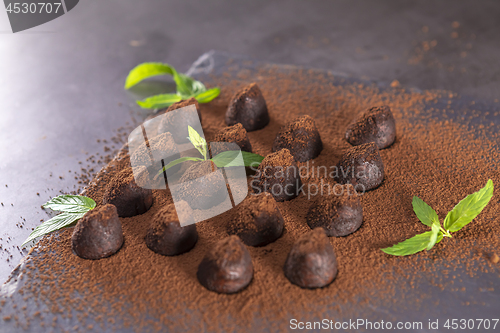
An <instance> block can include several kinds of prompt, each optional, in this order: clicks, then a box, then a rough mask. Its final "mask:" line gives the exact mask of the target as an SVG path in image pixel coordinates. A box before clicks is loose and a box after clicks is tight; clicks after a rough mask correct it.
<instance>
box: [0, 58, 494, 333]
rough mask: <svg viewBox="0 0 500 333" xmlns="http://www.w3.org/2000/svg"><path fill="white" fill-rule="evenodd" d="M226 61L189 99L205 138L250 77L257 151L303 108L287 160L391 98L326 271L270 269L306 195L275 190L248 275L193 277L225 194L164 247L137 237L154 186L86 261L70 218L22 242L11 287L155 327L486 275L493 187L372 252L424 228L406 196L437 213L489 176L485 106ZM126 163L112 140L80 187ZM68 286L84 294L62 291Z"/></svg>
mask: <svg viewBox="0 0 500 333" xmlns="http://www.w3.org/2000/svg"><path fill="white" fill-rule="evenodd" d="M235 71H237V69H235ZM239 74H241V73H238V75H237V77H239V78H240V79H241V80H230V79H228V78H226V79H224V78H220V77H218V78H214V80H215V81H216V82H217V83H218V84H219V85H220V86H221V88H222V93H221V96H220V97H219V98H217V99H216V100H214V101H213V102H211V103H209V104H206V105H200V109H201V113H202V114H203V123H202V125H203V128H204V131H205V135H206V137H213V136H214V135H215V133H216V132H217V131H219V130H220V129H221V128H223V127H224V126H225V124H224V114H225V111H226V109H227V105H228V103H229V100H230V97H231V96H232V95H233V93H234V91H236V90H237V89H238V88H241V87H243V86H245V85H246V84H248V82H252V80H255V77H258V78H259V81H257V82H258V84H259V86H260V88H261V91H262V93H263V95H264V97H265V99H266V102H267V105H268V109H269V114H270V117H271V120H270V123H269V124H268V125H267V126H266V127H265V128H263V129H262V130H259V131H254V132H249V133H248V137H249V139H250V142H251V144H252V147H253V151H254V152H255V153H258V154H260V155H263V156H266V155H268V154H270V153H271V147H272V144H273V140H274V138H275V136H276V133H278V131H279V130H280V128H281V127H282V126H283V125H284V123H286V122H288V121H289V120H291V119H294V118H296V117H298V116H301V115H304V114H307V115H310V116H311V117H313V118H314V119H315V122H316V126H317V128H318V130H319V132H320V134H321V138H322V141H323V146H324V149H323V151H322V152H321V154H320V155H319V156H318V157H317V158H315V159H314V160H313V161H308V162H302V163H301V162H298V163H297V164H298V166H299V167H300V166H309V168H310V169H311V168H312V167H317V166H333V165H336V163H337V162H338V161H339V159H340V157H341V156H342V154H343V153H344V152H345V151H346V150H347V149H349V148H350V147H351V146H350V144H348V143H347V142H346V141H345V139H344V134H345V130H346V128H347V126H348V125H349V124H350V123H351V122H352V121H353V120H355V119H356V116H357V114H358V113H359V112H361V111H363V110H366V109H367V108H369V107H372V106H374V105H384V104H385V105H388V106H390V108H391V110H392V111H393V114H394V118H395V119H396V126H397V137H396V141H395V142H394V144H393V145H391V146H390V147H389V148H386V149H383V150H381V151H380V154H381V156H382V159H383V162H384V168H385V179H384V181H383V183H382V184H381V186H379V187H378V188H377V189H374V190H372V191H369V192H366V193H365V194H363V195H361V197H360V199H361V202H362V205H363V223H362V225H361V227H360V229H359V230H357V231H356V232H355V233H353V234H351V235H349V236H346V237H330V238H329V241H330V243H331V244H332V245H333V247H334V250H335V254H336V258H337V264H338V275H337V276H336V278H335V280H334V281H333V283H331V284H330V285H329V286H327V287H325V288H321V289H315V290H305V289H301V288H299V287H298V286H295V285H293V284H291V283H290V282H289V281H288V280H287V278H286V277H285V275H284V273H283V266H284V263H285V260H286V258H287V255H288V253H289V251H290V249H291V247H292V245H293V244H294V242H295V241H296V240H297V239H298V238H299V237H300V236H301V235H303V234H304V233H306V232H307V231H309V230H310V228H309V227H308V225H307V224H306V221H305V215H306V212H307V210H308V208H309V207H310V205H311V203H312V200H311V198H309V197H308V195H305V194H301V195H299V196H298V197H297V198H294V199H293V200H290V201H284V202H278V203H277V204H278V207H279V209H280V211H281V213H282V214H283V217H284V219H285V232H284V233H283V235H282V236H281V237H280V238H279V239H278V240H276V241H275V242H273V243H271V244H269V245H267V246H264V247H260V248H257V247H255V248H254V247H247V248H248V251H249V252H250V254H251V258H252V262H253V267H254V277H253V280H252V282H251V283H250V285H249V286H248V287H247V288H245V289H244V290H242V291H241V292H239V293H237V294H234V295H223V294H218V293H215V292H211V291H208V290H207V289H205V288H204V287H203V286H201V285H200V283H199V282H198V280H197V278H196V272H197V268H198V265H199V263H200V262H201V260H202V258H203V257H204V256H205V254H206V253H207V252H208V251H210V249H212V248H213V246H214V245H215V243H216V242H217V241H219V240H221V239H223V238H225V237H227V236H228V235H227V232H226V226H227V224H228V223H229V222H230V221H231V220H233V219H234V218H235V214H236V210H237V209H238V207H236V208H235V209H233V210H230V211H228V212H226V213H224V214H222V215H219V216H216V217H214V218H212V219H210V220H207V221H203V222H200V223H197V224H196V227H197V230H198V233H199V240H198V243H197V244H196V245H195V247H194V248H193V249H192V250H191V251H189V252H187V253H185V254H182V255H179V256H175V257H165V256H162V255H158V254H156V253H154V252H152V251H150V250H149V249H148V248H147V246H146V244H145V242H144V237H145V235H146V232H147V228H148V225H149V221H150V220H151V219H152V217H153V216H154V214H156V213H157V212H158V211H159V210H160V209H161V207H164V206H165V205H167V204H170V203H172V199H171V197H170V195H169V193H168V192H167V191H166V190H163V191H162V190H154V191H153V194H154V204H153V206H152V207H151V209H150V210H149V211H148V212H146V213H145V214H143V215H140V216H136V217H131V218H121V219H120V220H121V221H122V226H123V233H124V238H125V243H124V245H123V247H122V249H120V251H119V252H118V253H116V254H115V255H113V256H111V257H109V258H106V259H101V260H96V261H91V260H84V259H81V258H79V257H77V256H75V255H74V254H73V253H72V251H71V242H70V236H71V232H72V229H66V230H63V231H62V232H60V233H59V235H58V237H46V238H44V239H42V240H41V241H40V242H39V243H38V245H37V246H36V248H35V249H34V250H33V251H35V252H36V255H34V256H32V259H31V261H30V265H31V266H32V267H35V268H36V270H33V271H32V272H31V273H30V276H29V279H30V283H26V284H25V286H24V287H23V288H22V289H21V291H22V292H23V293H25V294H33V295H39V296H38V297H39V299H38V301H40V302H43V303H46V304H47V305H49V306H50V308H51V309H52V311H53V312H54V313H57V312H59V315H60V316H62V317H63V318H64V317H65V316H70V314H69V312H68V311H66V310H67V309H76V310H77V311H78V313H79V314H81V315H79V317H78V318H79V321H80V322H81V325H79V327H80V329H83V330H85V328H86V327H87V325H90V324H89V323H92V324H93V325H94V326H95V325H101V327H108V326H106V325H111V326H112V325H113V324H114V323H115V321H118V322H120V323H122V324H123V325H124V326H125V327H129V326H132V327H134V328H135V329H136V330H137V331H138V332H140V331H143V330H146V329H148V330H158V331H162V330H164V329H165V327H168V328H169V330H171V331H181V330H184V331H192V332H198V331H223V332H226V331H233V330H242V331H252V330H253V331H255V330H257V329H258V327H261V326H260V325H265V326H266V327H267V329H268V330H269V331H283V330H285V329H287V328H288V327H289V326H288V324H289V323H288V320H289V318H303V317H304V315H305V314H307V313H311V312H312V315H311V318H312V316H315V317H319V318H321V317H322V316H327V314H328V313H330V314H331V313H337V314H338V316H337V317H338V318H340V317H342V315H343V314H344V315H345V314H346V313H349V312H348V311H349V309H350V308H351V307H352V306H355V307H362V306H363V305H366V304H375V303H377V302H378V301H382V302H387V303H391V302H394V303H395V304H396V302H398V303H397V305H398V306H401V307H404V306H405V305H404V304H405V303H402V302H401V301H400V300H398V297H395V295H397V294H398V293H401V292H402V291H405V290H409V291H408V292H411V290H412V289H414V288H416V289H418V286H419V283H420V280H419V279H420V278H421V276H422V275H421V273H425V276H426V280H427V281H428V282H429V283H431V284H432V285H434V286H436V287H437V288H441V289H443V290H454V288H455V285H460V281H461V277H460V275H459V273H458V272H459V271H460V270H465V272H466V273H467V274H468V275H469V276H470V277H474V276H476V275H477V274H478V273H479V272H484V273H490V274H496V275H498V272H499V266H498V264H497V263H494V262H495V260H490V259H489V258H490V257H494V254H495V253H498V249H499V248H500V240H499V236H498V235H499V234H500V224H499V223H498V222H497V218H498V215H499V205H498V197H497V196H498V194H497V193H496V192H497V191H495V195H494V197H493V199H492V201H491V203H490V204H489V205H488V206H487V207H486V209H485V210H484V211H483V212H482V213H481V214H480V215H479V216H478V217H477V218H476V219H474V221H473V222H472V223H471V224H469V225H468V226H466V227H465V228H463V229H462V230H461V231H459V232H457V233H455V234H454V237H453V238H452V239H445V240H443V241H442V242H440V243H439V244H437V245H436V246H435V248H433V249H432V251H429V252H427V251H423V252H421V253H419V254H416V255H413V256H409V257H404V258H401V257H393V256H389V255H386V254H384V253H383V252H382V251H380V248H383V247H387V246H390V245H393V244H395V243H397V242H400V241H403V240H404V239H407V238H409V237H412V236H414V235H415V234H417V233H421V232H424V231H427V230H428V227H426V226H424V225H423V224H422V223H420V222H419V221H418V219H417V217H416V216H415V214H414V213H413V210H412V206H411V199H412V197H413V196H414V195H416V196H418V197H420V198H422V199H423V200H424V201H425V202H427V203H428V204H429V205H431V206H432V207H433V208H434V209H435V210H436V211H437V213H438V215H439V217H440V218H441V219H443V218H444V217H445V215H446V213H447V212H448V211H449V210H450V209H452V208H453V207H454V205H456V204H457V203H458V202H459V201H460V200H461V199H463V198H464V197H465V196H466V195H468V194H470V193H473V192H475V191H477V190H478V189H479V188H481V187H483V186H484V184H485V183H486V181H487V180H488V179H489V178H491V179H492V180H493V182H494V183H495V184H500V175H499V173H498V169H497V164H496V161H498V160H500V151H499V149H498V144H497V142H498V141H497V140H498V139H499V137H498V136H499V135H498V133H499V131H498V121H497V124H495V123H493V122H491V123H490V122H489V121H488V118H487V115H486V116H485V114H484V113H480V112H476V111H474V110H473V106H466V107H464V108H463V109H458V108H457V109H454V108H452V107H447V106H446V104H445V103H441V104H440V103H438V101H442V100H443V99H449V100H451V101H453V99H454V98H456V96H454V95H453V94H450V95H449V96H448V93H446V92H415V91H406V90H403V89H394V90H381V89H379V88H378V87H376V86H373V85H369V84H362V83H351V82H348V81H343V80H342V79H335V78H334V77H333V76H332V75H330V74H326V75H325V74H322V73H318V72H314V71H306V70H297V71H291V72H290V71H284V70H283V69H281V68H274V67H271V68H265V69H262V70H261V71H260V72H259V73H254V74H253V75H252V76H251V77H249V76H248V75H245V74H241V75H239ZM234 76H235V75H234V73H230V74H228V75H227V77H234ZM443 104H444V106H443ZM448 105H449V104H448ZM457 114H459V115H460V116H459V117H457V116H456V115H457ZM498 115H499V113H498V111H494V115H493V114H492V116H494V117H496V119H498ZM452 119H458V121H456V120H452ZM129 165H130V161H129V157H128V155H127V153H126V152H125V151H122V152H120V153H119V155H118V157H117V158H116V159H115V160H113V161H112V162H111V163H110V164H109V165H108V166H107V167H106V168H105V170H104V172H100V173H99V174H98V176H97V178H96V179H95V180H94V181H93V182H92V183H91V184H90V186H89V187H88V189H87V190H86V192H85V193H84V194H85V195H87V196H90V197H92V198H93V199H94V200H95V201H96V202H97V203H101V202H102V196H103V194H104V191H105V187H106V184H107V183H108V182H109V181H110V179H111V178H112V176H113V175H114V174H116V173H117V172H118V171H120V170H122V169H124V168H127V167H128V166H129ZM302 181H303V182H304V184H305V187H307V186H308V185H310V184H316V185H317V186H318V188H320V187H324V186H326V185H327V184H331V185H333V184H335V182H334V181H333V179H331V178H330V177H328V175H326V174H324V173H319V172H318V173H317V172H315V171H314V169H313V172H307V173H303V177H302ZM69 267H71V268H72V269H68V268H69ZM454 276H458V278H457V279H454V278H453V277H454ZM455 281H456V283H454V282H455ZM75 292H76V293H78V294H80V295H83V296H82V297H74V295H75ZM419 292H421V291H420V290H419ZM457 292H460V291H457ZM427 297H428V296H427V295H420V296H418V297H416V298H415V299H414V301H413V302H412V303H411V305H409V306H408V307H409V309H411V310H412V311H419V310H422V309H425V306H426V303H425V302H424V301H423V300H425V299H427ZM87 309H91V310H88V311H91V314H90V315H89V316H97V317H98V315H99V316H104V319H103V318H102V317H101V319H100V320H99V319H97V320H96V323H95V324H94V321H91V320H89V318H87V316H86V311H87ZM4 320H12V318H11V317H10V316H9V318H8V319H6V317H4ZM42 323H43V322H42ZM43 324H44V325H50V323H43ZM42 326H43V325H42Z"/></svg>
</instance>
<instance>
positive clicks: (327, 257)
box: [284, 228, 337, 288]
mask: <svg viewBox="0 0 500 333" xmlns="http://www.w3.org/2000/svg"><path fill="white" fill-rule="evenodd" d="M284 271H285V276H286V277H287V278H288V280H290V282H292V283H293V284H296V285H297V286H299V287H302V288H321V287H324V286H327V285H329V284H330V283H331V282H332V281H333V279H335V276H336V275H337V259H336V257H335V253H334V252H333V247H332V245H331V244H330V241H329V240H328V237H326V234H325V231H324V230H323V229H322V228H316V229H314V230H311V231H309V232H308V233H306V234H304V235H302V236H300V238H299V239H298V240H297V241H296V242H295V244H293V247H292V249H291V251H290V253H289V254H288V257H287V258H286V262H285V268H284Z"/></svg>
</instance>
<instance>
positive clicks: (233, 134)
mask: <svg viewBox="0 0 500 333" xmlns="http://www.w3.org/2000/svg"><path fill="white" fill-rule="evenodd" d="M214 141H215V142H234V143H236V144H237V145H238V146H239V147H240V149H241V150H242V151H247V152H250V153H251V152H252V145H251V144H250V140H248V135H247V131H246V129H245V128H244V127H243V125H241V124H240V123H237V124H236V125H233V126H229V127H226V128H223V129H221V130H220V131H219V132H217V134H215V138H214ZM210 146H211V148H212V156H215V155H217V154H220V153H221V152H223V151H226V150H230V149H229V148H228V149H224V148H223V147H220V148H219V147H218V146H217V145H214V143H211V145H210Z"/></svg>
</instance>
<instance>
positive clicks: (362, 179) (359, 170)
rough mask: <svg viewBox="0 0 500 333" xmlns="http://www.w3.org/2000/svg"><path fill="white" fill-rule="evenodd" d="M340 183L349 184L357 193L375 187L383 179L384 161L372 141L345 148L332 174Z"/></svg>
mask: <svg viewBox="0 0 500 333" xmlns="http://www.w3.org/2000/svg"><path fill="white" fill-rule="evenodd" d="M334 178H335V180H336V181H337V182H338V183H340V184H351V185H353V186H354V188H355V189H356V191H357V192H358V193H360V192H364V191H368V190H372V189H374V188H377V187H378V186H379V185H380V184H382V181H383V180H384V163H383V162H382V157H381V156H380V153H379V150H378V148H377V145H376V144H375V143H373V142H370V143H365V144H362V145H359V146H355V147H352V148H350V149H349V150H347V151H346V152H345V153H344V155H342V158H341V159H340V161H339V163H338V164H337V172H336V174H335V176H334Z"/></svg>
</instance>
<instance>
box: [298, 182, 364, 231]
mask: <svg viewBox="0 0 500 333" xmlns="http://www.w3.org/2000/svg"><path fill="white" fill-rule="evenodd" d="M306 221H307V224H308V225H309V227H311V229H314V228H317V227H321V228H323V229H325V232H326V235H327V236H329V237H331V236H335V237H338V236H346V235H349V234H352V233H353V232H354V231H356V230H358V228H359V227H360V226H361V223H362V222H363V208H362V206H361V201H360V200H359V197H358V194H357V193H356V190H355V189H354V187H353V186H352V185H351V184H347V185H340V186H339V185H336V187H335V191H334V192H333V193H330V194H328V195H325V196H320V197H319V198H318V199H317V200H316V202H314V203H313V204H312V206H311V208H309V211H308V213H307V217H306Z"/></svg>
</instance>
